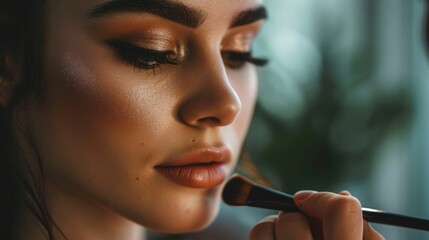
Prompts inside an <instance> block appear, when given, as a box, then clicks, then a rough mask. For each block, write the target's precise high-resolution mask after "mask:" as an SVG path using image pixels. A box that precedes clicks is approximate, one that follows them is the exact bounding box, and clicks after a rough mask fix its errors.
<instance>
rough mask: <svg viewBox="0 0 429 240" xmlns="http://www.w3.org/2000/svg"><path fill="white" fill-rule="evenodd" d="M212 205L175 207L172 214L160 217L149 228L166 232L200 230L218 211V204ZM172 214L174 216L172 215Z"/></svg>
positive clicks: (178, 232)
mask: <svg viewBox="0 0 429 240" xmlns="http://www.w3.org/2000/svg"><path fill="white" fill-rule="evenodd" d="M213 205H214V206H209V207H207V206H204V207H197V206H194V207H192V206H191V208H183V209H177V210H178V211H175V213H173V214H169V216H165V217H162V218H161V219H159V220H158V221H157V222H154V223H155V224H154V225H153V226H148V227H149V228H150V229H151V230H154V231H156V232H160V233H167V234H180V233H191V232H197V231H200V230H202V229H204V228H206V227H208V226H209V225H210V224H211V223H213V221H214V220H215V219H216V217H217V216H218V213H219V208H220V204H219V203H216V204H213ZM172 215H174V216H172Z"/></svg>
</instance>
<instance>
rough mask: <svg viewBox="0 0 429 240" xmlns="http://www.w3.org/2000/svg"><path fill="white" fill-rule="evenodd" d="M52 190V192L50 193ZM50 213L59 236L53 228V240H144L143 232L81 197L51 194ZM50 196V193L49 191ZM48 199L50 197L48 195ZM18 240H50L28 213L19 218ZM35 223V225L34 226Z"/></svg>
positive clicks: (133, 224) (63, 193)
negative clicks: (52, 197)
mask: <svg viewBox="0 0 429 240" xmlns="http://www.w3.org/2000/svg"><path fill="white" fill-rule="evenodd" d="M51 190H52V189H51ZM53 192H55V194H54V195H53V196H55V197H54V199H52V201H51V203H50V204H49V205H51V206H50V213H51V216H52V218H53V219H54V221H55V223H56V224H57V225H58V227H59V229H60V230H61V232H62V233H64V235H65V236H66V237H67V238H64V236H63V235H62V234H61V232H60V231H59V230H58V229H57V228H56V227H53V231H54V235H55V237H56V238H55V239H57V240H65V239H67V240H144V239H145V237H144V235H145V231H144V228H142V227H141V226H139V225H138V224H136V223H134V222H132V221H130V220H129V219H126V218H124V217H122V216H121V215H118V214H117V213H115V212H113V211H112V210H110V209H107V208H106V207H104V206H100V205H98V204H95V203H93V202H91V201H88V200H87V199H85V198H82V197H81V196H77V195H75V194H72V193H69V192H65V191H58V190H57V191H55V190H54V191H53ZM50 193H52V191H50ZM50 195H51V194H50ZM20 223H21V224H20V227H19V233H18V240H24V239H34V240H50V239H48V238H47V237H46V233H45V231H43V230H42V229H43V228H42V227H41V225H40V224H39V223H37V221H36V220H35V219H34V217H32V215H31V214H30V213H29V212H28V211H24V213H23V216H22V218H21V222H20ZM36 223H37V224H36Z"/></svg>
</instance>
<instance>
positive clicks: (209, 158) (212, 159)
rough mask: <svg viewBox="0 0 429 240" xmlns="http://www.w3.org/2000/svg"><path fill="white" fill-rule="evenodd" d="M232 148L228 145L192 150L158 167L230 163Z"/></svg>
mask: <svg viewBox="0 0 429 240" xmlns="http://www.w3.org/2000/svg"><path fill="white" fill-rule="evenodd" d="M230 159H231V150H230V149H229V148H227V147H224V146H223V147H206V148H198V149H195V150H191V151H189V152H186V153H184V154H182V155H180V156H179V157H177V158H173V159H172V160H170V161H167V162H166V163H163V164H161V165H157V166H156V167H161V168H162V167H185V166H192V165H204V164H210V163H224V164H226V163H228V162H229V161H230Z"/></svg>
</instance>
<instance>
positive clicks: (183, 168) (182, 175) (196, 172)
mask: <svg viewBox="0 0 429 240" xmlns="http://www.w3.org/2000/svg"><path fill="white" fill-rule="evenodd" d="M231 155H232V154H231V150H229V149H228V148H227V147H216V148H199V149H197V150H193V151H190V152H187V153H185V154H183V155H181V156H180V157H178V158H175V159H173V160H172V161H169V162H167V163H165V164H161V165H157V166H155V169H156V170H157V171H158V172H160V173H161V174H162V175H163V176H165V177H167V178H168V179H169V180H171V181H173V182H175V183H178V184H180V185H183V186H186V187H191V188H212V187H215V186H217V185H219V184H221V183H222V182H223V181H224V180H225V178H226V176H227V175H228V170H229V168H228V166H227V165H228V163H229V162H230V161H231Z"/></svg>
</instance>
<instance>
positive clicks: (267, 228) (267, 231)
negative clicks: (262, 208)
mask: <svg viewBox="0 0 429 240" xmlns="http://www.w3.org/2000/svg"><path fill="white" fill-rule="evenodd" d="M276 219H277V216H274V215H272V216H268V217H266V218H264V219H262V220H261V221H260V222H258V223H257V224H256V225H255V226H254V227H253V228H252V230H251V231H250V233H249V240H275V234H274V224H275V222H276Z"/></svg>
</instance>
